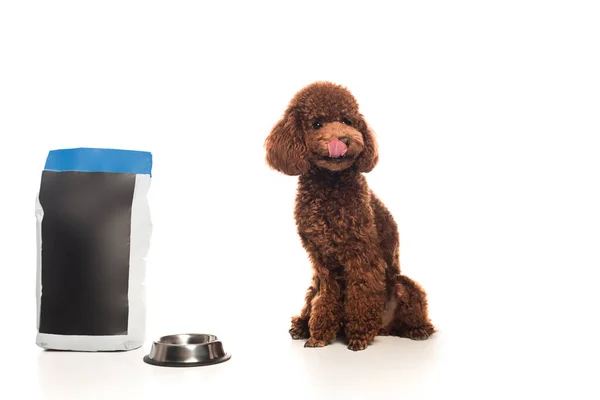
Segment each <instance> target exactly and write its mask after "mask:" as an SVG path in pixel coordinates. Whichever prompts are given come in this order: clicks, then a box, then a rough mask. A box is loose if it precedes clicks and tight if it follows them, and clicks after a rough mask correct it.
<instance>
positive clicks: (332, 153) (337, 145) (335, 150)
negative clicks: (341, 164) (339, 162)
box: [327, 138, 348, 158]
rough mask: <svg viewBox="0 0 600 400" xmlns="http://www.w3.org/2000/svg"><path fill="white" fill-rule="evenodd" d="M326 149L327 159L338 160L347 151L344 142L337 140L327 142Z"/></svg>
mask: <svg viewBox="0 0 600 400" xmlns="http://www.w3.org/2000/svg"><path fill="white" fill-rule="evenodd" d="M327 148H328V149H329V157H331V158H339V157H341V156H343V155H344V154H346V151H348V146H346V145H345V144H344V142H342V141H341V140H339V139H337V138H336V139H333V140H332V141H331V142H329V144H328V145H327Z"/></svg>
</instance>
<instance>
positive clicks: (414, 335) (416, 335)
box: [404, 325, 435, 340]
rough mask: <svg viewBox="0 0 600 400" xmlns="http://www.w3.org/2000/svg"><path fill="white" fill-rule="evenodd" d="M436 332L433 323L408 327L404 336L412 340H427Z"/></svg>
mask: <svg viewBox="0 0 600 400" xmlns="http://www.w3.org/2000/svg"><path fill="white" fill-rule="evenodd" d="M434 332H435V328H434V327H433V326H432V325H426V326H422V327H419V328H411V329H408V330H407V331H406V333H405V335H404V336H406V337H407V338H409V339H412V340H427V339H428V338H429V336H431V335H433V333H434Z"/></svg>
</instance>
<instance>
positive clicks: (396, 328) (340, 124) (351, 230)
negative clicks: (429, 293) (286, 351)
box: [265, 82, 435, 350]
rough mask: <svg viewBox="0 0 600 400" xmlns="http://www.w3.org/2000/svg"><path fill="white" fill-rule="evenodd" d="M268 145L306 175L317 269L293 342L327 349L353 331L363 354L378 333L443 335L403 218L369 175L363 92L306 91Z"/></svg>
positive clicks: (307, 240) (292, 171) (299, 209)
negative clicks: (404, 268)
mask: <svg viewBox="0 0 600 400" xmlns="http://www.w3.org/2000/svg"><path fill="white" fill-rule="evenodd" d="M335 139H337V140H339V141H343V142H344V144H345V145H346V148H345V154H343V155H340V153H339V152H337V153H336V152H335V151H333V153H332V150H331V149H330V147H328V146H331V144H330V142H331V143H333V142H336V143H338V142H337V141H336V140H335ZM332 141H333V142H332ZM340 146H342V145H340ZM265 147H266V150H267V155H266V161H267V163H268V165H269V166H270V167H271V168H273V169H275V170H277V171H280V172H282V173H284V174H286V175H297V176H299V178H298V191H297V196H296V205H295V211H294V216H295V220H296V226H297V230H298V234H299V236H300V239H301V241H302V245H303V247H304V249H305V250H306V251H307V253H308V255H309V257H310V260H311V262H312V267H313V279H312V284H311V286H310V287H309V288H308V290H307V293H306V298H305V305H304V307H303V309H302V311H301V313H300V314H299V315H298V316H295V317H293V318H292V327H291V329H290V335H291V336H292V338H294V339H308V340H307V341H306V344H305V346H306V347H322V346H325V345H327V344H328V343H330V342H331V341H333V340H334V339H336V338H337V337H339V336H344V337H346V339H347V341H348V348H349V349H351V350H363V349H365V348H367V346H368V344H369V343H370V342H371V341H372V340H373V339H374V337H375V336H377V335H393V336H400V337H407V338H410V339H415V340H417V339H426V338H428V337H429V336H430V335H431V334H433V333H434V332H435V328H434V327H433V325H432V323H431V321H430V319H429V317H428V311H427V299H426V293H425V291H424V290H423V289H422V288H421V287H420V286H419V285H418V284H417V283H416V282H414V281H412V280H411V279H409V278H408V277H406V276H404V275H401V273H400V254H399V246H400V244H399V235H398V228H397V225H396V223H395V221H394V218H393V217H392V215H391V214H390V212H389V211H388V210H387V208H386V207H385V205H384V204H383V203H382V202H381V200H379V199H378V198H377V197H376V196H375V194H374V193H373V192H372V191H371V190H370V189H369V187H368V185H367V181H366V179H365V177H364V175H363V173H366V172H369V171H371V170H372V169H373V168H374V167H375V165H376V164H377V161H378V157H379V156H378V151H377V142H376V140H375V135H374V134H373V132H372V130H371V129H370V127H369V126H368V125H367V123H366V121H365V119H364V117H363V115H362V114H361V113H360V112H359V107H358V104H357V102H356V100H355V98H354V97H353V95H352V94H351V93H350V92H349V91H348V90H347V89H346V88H344V87H342V86H339V85H336V84H332V83H329V82H316V83H313V84H311V85H309V86H307V87H305V88H304V89H302V90H300V91H299V92H298V93H297V94H296V95H295V96H294V98H293V99H292V100H291V102H290V104H289V105H288V108H287V109H286V111H285V113H284V115H283V117H282V118H281V120H280V121H278V123H277V124H276V125H275V126H274V127H273V129H272V131H271V132H270V134H269V136H268V137H267V139H266V141H265Z"/></svg>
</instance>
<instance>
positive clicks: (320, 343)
mask: <svg viewBox="0 0 600 400" xmlns="http://www.w3.org/2000/svg"><path fill="white" fill-rule="evenodd" d="M328 344H329V342H328V341H327V340H318V339H315V338H314V337H311V338H310V339H308V340H307V341H306V343H304V347H325V346H327V345H328Z"/></svg>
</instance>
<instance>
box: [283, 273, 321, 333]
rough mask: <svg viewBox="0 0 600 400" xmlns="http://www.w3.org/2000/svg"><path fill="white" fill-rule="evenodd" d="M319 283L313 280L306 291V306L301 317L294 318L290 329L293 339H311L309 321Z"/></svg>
mask: <svg viewBox="0 0 600 400" xmlns="http://www.w3.org/2000/svg"><path fill="white" fill-rule="evenodd" d="M317 291H318V289H317V282H316V278H313V282H312V284H311V285H310V287H309V288H308V289H307V291H306V296H305V298H304V306H303V307H302V311H301V312H300V315H297V316H294V317H292V327H291V328H290V331H289V332H290V336H292V339H308V338H309V337H310V330H309V329H308V321H309V319H310V313H311V308H312V301H313V299H314V298H315V296H316V294H317Z"/></svg>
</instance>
